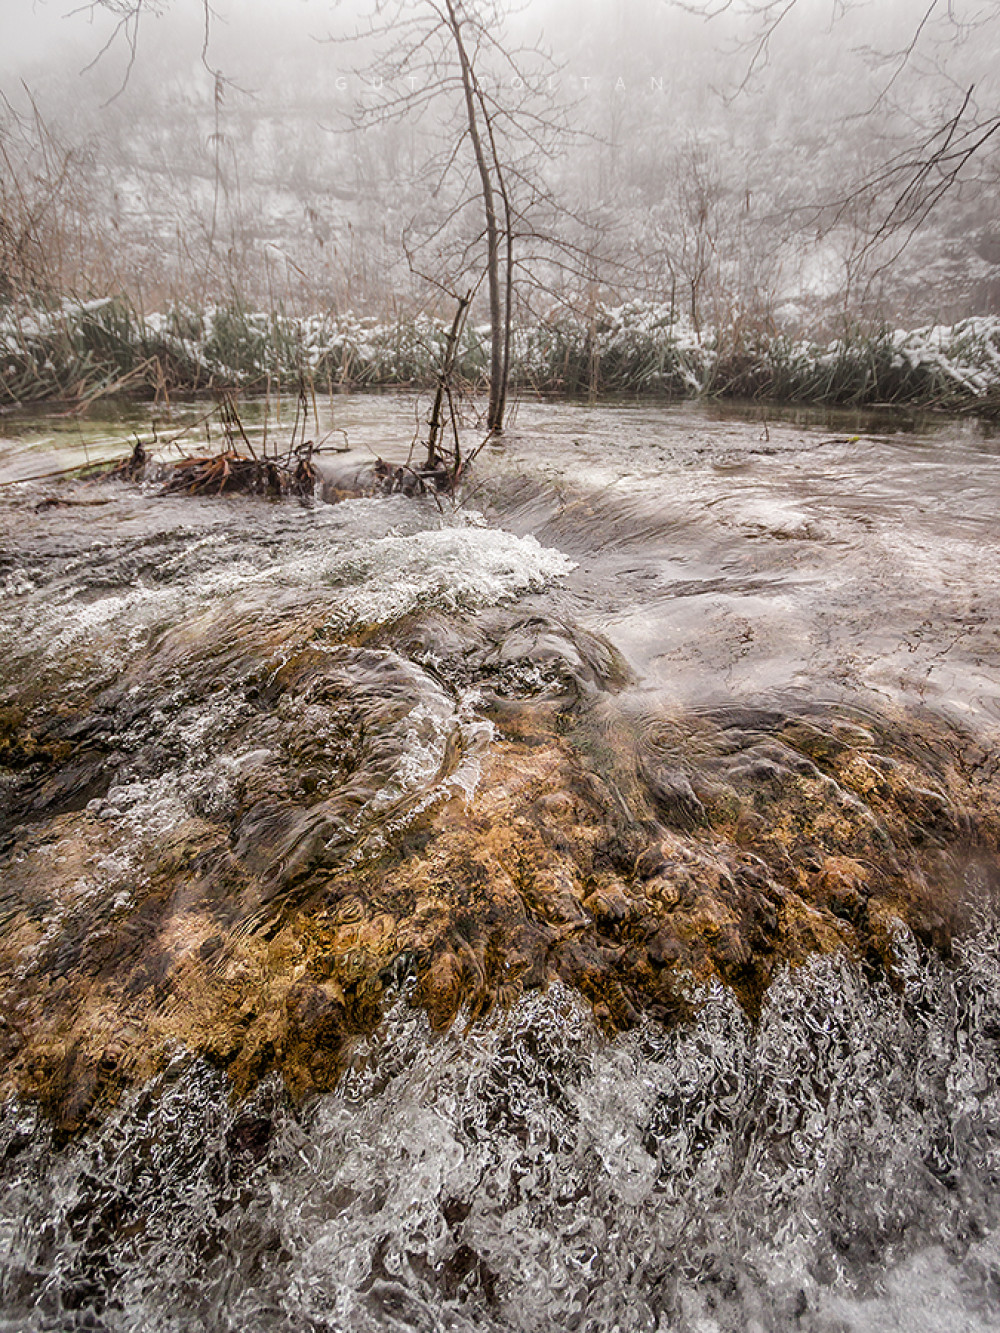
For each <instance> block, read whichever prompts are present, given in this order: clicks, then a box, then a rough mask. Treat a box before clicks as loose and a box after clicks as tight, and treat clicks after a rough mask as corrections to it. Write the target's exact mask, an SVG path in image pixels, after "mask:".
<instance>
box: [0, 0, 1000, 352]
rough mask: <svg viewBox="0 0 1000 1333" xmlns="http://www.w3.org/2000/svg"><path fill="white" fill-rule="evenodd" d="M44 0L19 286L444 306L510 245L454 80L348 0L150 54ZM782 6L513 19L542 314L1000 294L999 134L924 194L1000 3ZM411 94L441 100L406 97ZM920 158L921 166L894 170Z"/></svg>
mask: <svg viewBox="0 0 1000 1333" xmlns="http://www.w3.org/2000/svg"><path fill="white" fill-rule="evenodd" d="M21 8H22V10H23V14H22V20H23V24H24V27H23V28H22V30H21V40H20V42H19V43H18V42H15V43H14V44H12V46H11V47H10V48H9V49H8V51H7V53H6V57H5V67H4V68H3V70H2V73H0V87H2V89H3V93H4V98H5V102H4V108H3V118H2V123H0V133H2V136H3V140H2V141H3V149H4V154H3V161H2V164H0V190H2V194H0V201H2V208H3V243H4V252H3V266H4V272H3V275H2V277H3V281H4V283H5V286H6V289H7V292H8V294H9V295H13V294H17V293H20V292H24V291H26V290H38V291H42V292H45V291H47V292H50V293H52V292H60V293H66V292H72V293H74V294H75V295H78V296H91V295H103V294H108V293H112V292H118V291H123V292H125V293H127V294H129V295H130V296H131V298H132V299H133V300H134V301H135V302H136V303H137V304H138V306H139V308H140V309H145V310H153V309H159V308H161V307H163V306H165V305H167V304H170V303H177V302H187V303H195V304H205V303H206V302H212V301H224V300H231V299H239V300H241V301H245V302H247V303H249V304H250V305H252V306H255V307H266V308H273V307H274V306H275V305H281V306H282V307H284V308H286V309H289V310H294V311H298V312H300V313H305V312H319V311H333V312H342V311H346V310H348V309H350V310H355V311H358V312H362V313H365V312H367V313H370V314H373V315H379V316H387V317H389V316H392V315H393V314H394V313H397V312H400V311H405V312H412V311H415V310H420V309H429V310H434V309H436V308H437V307H438V305H439V304H441V298H440V289H439V288H438V287H437V286H436V285H435V283H436V280H437V279H438V278H439V276H440V275H441V274H442V273H443V272H445V271H447V270H448V268H449V265H452V266H453V265H454V257H455V256H456V255H457V254H458V253H460V252H462V251H463V250H464V251H465V253H466V256H468V254H469V253H470V251H474V250H475V248H476V246H477V245H480V244H481V242H480V239H479V236H478V227H479V224H478V222H477V220H476V218H475V216H472V215H470V212H469V210H468V208H465V207H463V206H462V199H461V196H462V191H463V190H464V189H465V188H466V184H467V182H468V179H469V168H468V167H467V166H463V165H462V163H461V162H459V163H458V166H459V171H458V175H457V176H455V175H454V174H453V175H452V176H451V177H449V178H446V179H444V180H442V179H441V177H440V174H439V173H440V170H441V168H442V167H443V165H444V164H445V163H446V162H448V160H449V154H450V153H451V150H452V148H453V147H454V145H455V143H456V142H457V138H458V133H459V131H458V129H457V128H456V127H457V126H458V125H459V124H460V122H459V120H457V119H456V117H457V116H459V115H460V113H461V107H460V105H456V100H455V96H454V92H453V90H449V89H447V88H445V89H443V90H442V92H441V95H440V96H435V97H430V96H427V97H425V96H423V94H424V93H425V92H427V91H428V86H427V85H426V82H425V77H424V75H423V73H418V74H410V76H409V82H407V81H406V80H405V79H404V78H403V77H399V78H397V79H396V80H395V82H394V81H393V79H392V77H391V71H389V74H388V75H387V73H386V67H385V64H384V62H383V64H382V65H381V66H380V64H379V59H380V53H382V51H383V47H382V46H380V45H379V43H378V42H377V41H376V40H374V39H369V40H367V41H366V40H360V41H351V40H346V39H347V38H348V37H349V35H350V34H351V33H352V32H353V31H354V29H355V27H356V25H357V23H358V22H359V19H358V18H357V16H352V15H351V14H350V13H349V12H348V11H347V9H346V7H345V6H343V5H335V6H329V5H325V4H319V3H313V2H312V0H299V3H287V4H283V5H270V6H263V5H258V4H240V5H236V4H232V5H230V6H228V7H227V6H225V5H221V6H219V7H218V12H217V16H216V18H215V19H214V21H213V22H212V24H211V29H210V32H209V34H208V44H207V47H205V50H204V54H203V49H202V48H203V42H204V37H205V34H204V31H203V27H202V13H201V7H200V6H199V5H196V4H193V3H189V2H188V0H175V3H174V5H173V6H172V8H168V9H166V11H165V12H164V13H163V14H161V15H153V14H149V15H148V16H147V17H146V18H145V19H144V21H143V23H142V24H141V25H140V28H139V30H138V32H137V34H135V37H136V50H135V59H134V63H133V64H132V67H131V68H130V69H129V68H128V63H129V55H130V52H129V46H128V40H127V38H128V37H129V36H130V35H131V34H128V33H124V32H120V33H118V35H117V37H116V36H115V35H114V32H113V27H112V26H111V25H109V22H108V15H107V14H98V15H96V16H94V15H89V16H88V15H87V14H84V13H77V14H76V15H75V16H70V17H63V16H62V15H61V13H60V11H59V10H58V8H57V7H55V6H48V7H45V9H44V10H43V11H41V12H40V13H37V14H33V13H32V11H31V8H30V6H28V5H27V4H24V5H23V6H22V7H21ZM702 8H705V9H707V8H711V7H710V6H703V7H702ZM761 8H763V9H764V10H765V11H766V12H765V14H764V15H761V14H760V13H755V12H752V11H755V10H759V9H761ZM933 8H934V7H933V6H932V10H933ZM773 9H774V7H773V6H760V5H753V4H747V5H744V6H742V7H739V6H736V7H732V8H729V9H728V10H727V12H725V13H722V14H720V15H719V16H717V17H716V18H714V19H707V18H706V17H705V15H704V13H701V14H699V13H692V12H690V10H689V8H688V7H685V6H681V5H677V4H671V3H669V0H629V3H623V4H607V3H602V2H601V0H584V3H583V4H578V3H573V4H570V3H561V2H560V0H553V2H552V3H546V4H532V5H531V6H530V7H529V8H528V9H527V10H526V11H523V12H521V13H520V14H517V15H515V16H513V17H510V18H508V19H507V20H506V21H505V26H504V27H503V28H498V30H497V31H498V33H499V36H500V40H501V43H502V44H503V45H504V47H505V49H507V50H510V51H514V50H517V49H520V48H525V49H524V52H523V54H522V55H521V56H519V57H518V65H517V67H518V68H520V69H523V70H525V71H526V74H527V75H528V80H527V81H528V84H529V87H528V88H527V89H526V90H524V91H522V90H519V89H515V88H513V87H512V86H511V85H512V76H511V69H512V68H514V67H513V66H508V67H506V68H502V69H501V68H499V67H498V68H496V69H495V70H493V71H491V70H490V68H489V67H488V66H487V68H486V70H485V74H484V77H485V78H486V80H487V81H488V79H489V77H490V76H491V73H492V75H493V76H494V78H495V83H494V86H493V91H494V94H495V97H496V99H497V102H498V103H503V102H504V100H505V99H506V101H507V103H508V104H509V107H510V109H511V110H512V111H513V110H515V108H516V110H517V117H518V118H520V121H521V125H520V126H519V127H518V129H519V130H520V128H523V125H524V124H525V123H527V124H529V126H531V127H532V128H531V133H530V135H528V136H527V137H525V138H523V139H522V141H521V142H517V143H515V142H513V139H514V138H516V134H512V137H511V142H510V144H509V148H508V151H509V152H510V154H511V160H512V161H514V162H517V163H524V170H523V171H520V170H519V175H518V186H519V188H520V192H521V193H520V199H521V203H520V204H519V207H520V208H521V209H522V211H521V212H520V214H519V224H520V227H521V234H522V236H523V240H522V241H521V246H522V256H523V257H522V259H521V262H520V265H519V272H518V282H519V288H520V293H519V294H520V300H521V301H522V303H523V305H524V307H526V308H527V309H528V310H530V312H531V313H532V314H533V315H535V316H543V317H549V316H551V315H552V314H553V312H558V311H561V310H564V309H566V308H569V309H572V310H576V311H583V312H586V311H587V310H588V309H591V308H593V303H594V302H595V301H604V302H610V303H612V304H614V303H615V302H620V301H622V300H628V299H633V298H642V299H646V300H650V301H654V302H658V303H661V304H666V305H668V306H669V307H670V308H671V309H673V310H675V311H676V312H677V316H678V318H683V319H685V320H686V321H687V322H688V323H690V324H691V325H692V326H693V327H694V328H695V329H698V328H700V327H701V326H704V325H712V324H715V325H718V324H720V323H725V322H726V321H732V320H733V319H735V318H739V317H746V316H748V315H752V316H753V317H755V318H758V317H765V318H767V319H769V320H775V321H776V322H777V323H778V325H779V326H787V327H792V328H796V329H805V330H809V331H816V330H819V331H822V330H823V329H827V328H835V327H837V326H838V325H839V324H840V323H842V321H843V319H844V317H845V316H847V317H848V318H865V317H875V318H885V319H887V320H889V321H890V322H895V323H903V324H907V325H910V326H912V325H914V324H917V323H931V322H935V321H940V322H951V321H954V320H956V319H959V318H962V317H964V316H966V315H969V314H986V313H994V312H997V311H998V310H1000V225H998V223H997V207H996V205H997V197H998V191H1000V177H998V163H1000V158H998V157H997V154H996V151H995V149H994V147H993V142H992V139H991V138H990V137H989V136H988V135H987V136H986V137H985V139H984V141H983V142H982V143H981V144H978V143H977V145H976V151H975V152H974V153H971V154H970V155H969V156H968V160H967V161H964V160H963V161H961V162H954V163H953V162H952V161H951V159H950V158H949V159H948V160H946V161H945V162H943V163H938V164H936V165H935V167H934V169H933V172H932V173H930V174H929V175H928V176H927V177H926V178H925V179H924V180H923V181H922V183H921V189H922V191H923V193H922V194H921V196H920V199H919V200H918V201H917V203H918V204H919V206H918V207H914V208H913V209H912V210H911V212H910V214H908V215H907V216H905V217H899V216H896V217H894V216H893V207H894V205H896V204H898V201H899V195H900V192H901V191H902V190H903V189H904V188H905V187H906V185H907V182H908V181H909V179H910V176H912V174H913V172H912V170H911V167H912V164H913V163H914V162H919V161H920V155H921V153H923V154H925V155H926V154H928V153H930V152H932V151H933V150H934V149H936V148H937V147H939V146H940V144H941V142H942V140H941V139H940V137H939V138H937V139H935V135H938V136H940V134H941V132H942V127H943V126H947V125H948V123H949V120H950V119H951V118H954V117H955V116H956V114H957V112H958V111H959V110H960V109H961V108H962V107H963V105H964V112H963V116H964V118H963V119H960V120H959V122H958V129H957V131H956V135H957V140H956V141H961V143H962V144H965V143H966V142H970V143H971V142H972V141H971V140H967V139H963V138H962V136H963V135H965V134H966V127H967V126H973V127H978V126H982V125H986V126H987V127H988V125H989V123H990V122H989V117H990V115H991V114H993V112H994V110H995V108H996V94H997V87H998V80H997V76H996V74H995V73H994V67H995V65H996V61H995V59H994V52H995V51H996V49H997V45H998V38H1000V18H998V19H992V18H991V19H989V21H983V22H980V23H978V24H976V25H971V24H966V25H965V26H963V22H962V21H961V20H962V19H963V15H962V14H961V13H958V14H957V15H952V16H949V15H948V14H945V13H944V11H943V10H942V12H941V14H940V15H939V14H935V13H932V14H931V16H930V20H929V21H928V22H927V23H926V24H925V25H924V26H922V27H920V28H918V26H917V23H918V20H919V18H920V15H918V14H916V11H915V9H914V6H913V5H912V4H910V3H906V2H900V3H888V2H887V0H880V2H879V3H878V4H877V5H875V4H866V5H859V6H856V7H848V8H847V10H846V12H845V13H840V7H837V6H835V7H831V6H829V5H827V4H825V3H820V2H819V0H800V3H799V4H798V5H797V6H796V7H795V8H794V9H793V10H792V11H791V12H790V13H789V14H788V15H787V17H786V18H785V19H784V21H783V22H782V23H781V24H780V25H779V26H778V27H777V28H776V29H775V31H774V32H773V33H772V34H771V35H770V40H766V41H765V42H764V44H762V38H763V39H766V38H767V30H766V27H762V24H764V23H765V22H766V20H767V18H768V16H769V15H770V14H771V13H772V12H773ZM959 9H961V6H960V7H959ZM966 9H967V10H968V11H969V13H968V15H967V16H965V17H968V18H971V17H972V15H973V11H974V7H973V6H971V5H970V6H966ZM838 15H839V17H838ZM102 20H103V22H102ZM109 38H110V39H111V44H110V46H109V48H108V49H107V50H106V51H104V53H103V54H100V53H101V51H102V47H103V46H104V44H105V43H106V42H107V41H108V40H109ZM539 42H541V44H542V46H543V47H544V48H545V52H546V53H547V54H545V55H544V56H543V55H542V54H539V53H538V52H537V51H535V50H533V49H532V48H533V47H534V46H535V44H536V43H539ZM383 46H384V44H383ZM414 68H416V67H414ZM532 84H534V86H531V85H532ZM970 88H972V89H973V92H972V94H971V99H968V100H966V99H967V98H968V90H969V89H970ZM407 92H409V93H410V94H414V93H416V94H417V95H418V96H417V99H416V100H417V101H418V103H419V105H418V106H416V107H414V108H412V109H404V110H403V111H402V113H401V114H399V115H396V116H394V117H387V116H385V115H383V114H382V112H381V111H380V108H381V107H383V106H384V105H385V104H386V103H389V102H392V100H393V99H394V98H397V97H398V96H399V95H400V94H403V95H405V94H406V93H407ZM526 118H527V119H526ZM512 121H513V118H512ZM359 122H363V123H359ZM501 128H502V127H501ZM463 151H464V150H463ZM900 162H903V163H904V164H905V166H906V168H907V170H909V171H910V175H909V176H905V178H904V174H900V173H899V172H897V173H895V174H894V172H893V171H892V170H888V171H887V166H888V167H890V168H891V167H892V165H893V164H894V163H895V164H898V163H900ZM953 167H954V173H953V174H954V177H955V178H954V180H952V179H948V176H949V173H951V172H952V170H953ZM925 196H926V199H925ZM925 202H926V204H927V206H926V208H925V207H924V204H925ZM887 218H891V219H892V225H890V226H889V227H888V228H886V229H885V230H884V234H882V235H881V236H880V235H879V231H880V228H883V227H885V223H886V219H887ZM407 251H408V252H409V256H410V258H409V262H408V258H407ZM411 265H412V268H413V269H414V270H416V272H411ZM444 305H447V302H444Z"/></svg>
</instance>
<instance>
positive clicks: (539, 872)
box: [0, 395, 1000, 1333]
mask: <svg viewBox="0 0 1000 1333" xmlns="http://www.w3.org/2000/svg"><path fill="white" fill-rule="evenodd" d="M209 406H210V405H192V406H190V407H181V408H176V409H175V410H174V414H173V417H172V419H171V421H170V422H169V423H164V422H161V423H160V424H159V425H158V430H159V433H160V435H161V438H162V437H164V436H166V435H168V434H169V433H170V431H171V430H176V429H177V428H178V425H179V423H183V421H184V420H185V419H191V420H195V419H197V418H198V417H199V416H200V415H203V414H204V413H205V411H207V410H208V407H209ZM417 410H418V409H417V405H416V404H415V403H414V401H413V400H411V399H408V398H406V397H377V396H360V395H359V396H354V397H342V398H336V399H333V400H330V401H327V402H323V403H322V404H320V405H319V406H318V408H317V411H318V412H319V414H320V421H319V422H317V423H316V424H317V425H318V426H319V428H320V434H321V435H322V434H325V433H326V431H327V430H328V429H329V428H330V427H332V426H335V427H336V428H338V430H340V431H344V432H346V436H347V439H348V441H349V443H350V449H349V450H348V451H346V452H342V453H333V452H331V453H330V454H328V455H327V454H324V455H323V456H322V460H321V475H322V485H321V487H320V490H319V493H318V495H317V497H316V498H315V499H314V500H305V499H302V500H300V499H296V498H291V497H286V498H284V499H282V500H280V501H269V500H266V499H264V498H261V497H252V496H240V495H235V496H232V495H226V496H219V497H196V496H184V495H177V494H171V495H169V496H167V495H162V494H161V493H160V485H159V481H158V480H157V475H158V474H157V475H154V474H153V473H150V475H149V476H148V477H147V479H146V480H145V481H144V482H134V481H122V480H115V479H108V478H98V479H91V480H79V479H74V478H72V477H64V476H54V475H52V474H54V473H55V472H57V471H59V470H61V469H64V468H68V467H71V466H77V465H78V464H80V463H83V462H86V461H92V460H94V459H96V458H100V457H111V456H120V455H121V454H122V452H123V450H124V448H126V447H127V445H128V441H129V439H130V432H131V431H132V430H133V429H134V430H141V431H143V432H147V431H148V427H149V409H147V408H135V407H133V408H122V409H121V410H120V416H119V417H118V418H117V419H115V418H109V419H103V420H99V419H97V418H96V416H95V417H92V418H90V419H87V420H85V421H80V420H78V419H74V418H47V417H41V416H39V417H31V416H28V415H24V416H17V417H14V416H11V417H8V418H7V419H5V420H3V421H2V422H0V434H2V435H3V437H4V438H2V439H0V483H3V484H2V485H0V587H2V588H3V594H4V595H3V601H2V603H0V962H2V966H3V973H4V978H5V980H4V987H5V997H6V998H5V1001H4V1007H3V1010H2V1011H0V1054H2V1057H3V1061H4V1063H5V1065H6V1068H7V1073H6V1075H5V1076H4V1077H5V1082H4V1084H3V1089H2V1091H3V1095H4V1096H5V1098H6V1100H5V1102H4V1109H3V1113H2V1118H0V1329H3V1330H11V1333H13V1331H14V1330H43V1329H45V1330H60V1331H62V1330H67V1331H68V1330H75V1329H83V1328H89V1329H98V1330H107V1331H108V1333H112V1331H114V1333H119V1330H135V1331H136V1333H138V1331H139V1330H142V1331H143V1333H152V1331H154V1330H155V1331H156V1333H161V1331H162V1333H167V1330H177V1331H178V1333H179V1331H180V1330H187V1329H206V1330H219V1331H220V1333H221V1331H222V1330H233V1331H234V1333H235V1331H236V1330H240V1331H241V1333H243V1331H244V1330H261V1333H264V1331H265V1330H267V1331H268V1333H270V1331H271V1330H275V1333H277V1331H278V1330H287V1333H292V1331H293V1330H294V1331H296V1333H297V1331H298V1330H316V1331H317V1333H319V1331H320V1330H324V1331H326V1330H329V1331H330V1333H334V1330H336V1331H337V1333H340V1331H344V1333H347V1331H348V1330H350V1331H352V1333H353V1331H354V1330H357V1331H358V1333H362V1331H363V1333H369V1331H371V1333H374V1331H375V1330H403V1329H415V1330H421V1331H422V1330H454V1331H455V1333H458V1331H460V1330H472V1329H476V1330H480V1329H483V1330H495V1331H496V1333H507V1331H513V1330H579V1331H580V1333H584V1331H587V1330H589V1331H591V1333H607V1331H610V1330H613V1329H618V1330H621V1331H622V1333H626V1331H628V1333H631V1331H632V1330H649V1331H650V1333H654V1331H655V1333H666V1331H667V1330H671V1331H675V1330H676V1333H737V1330H741V1331H742V1330H746V1331H747V1333H749V1331H750V1330H754V1331H755V1333H765V1331H766V1333H779V1331H780V1330H786V1329H789V1330H791V1329H795V1330H803V1331H809V1333H849V1331H853V1330H858V1331H862V1330H865V1331H868V1330H871V1331H872V1333H875V1331H876V1330H877V1331H879V1333H881V1330H907V1331H908V1333H920V1331H922V1330H927V1333H931V1331H932V1330H934V1331H935V1333H980V1330H988V1329H994V1328H997V1327H1000V1230H998V1228H1000V1081H998V1076H997V1068H998V1063H997V1062H998V1059H1000V940H998V932H997V905H996V894H997V889H998V887H1000V858H998V855H997V843H998V821H997V803H996V802H997V794H998V781H997V773H998V768H1000V530H998V528H997V523H996V513H997V502H998V497H1000V445H998V444H997V442H996V440H995V439H994V438H993V437H992V436H991V435H990V433H989V432H988V431H986V430H985V429H984V428H982V427H981V426H980V425H978V424H977V423H975V422H957V421H927V422H918V423H913V422H909V423H903V422H898V421H896V422H894V421H893V420H892V419H891V418H889V417H884V418H881V417H877V416H872V415H869V416H867V417H864V418H862V417H851V416H848V415H842V416H832V417H829V418H826V419H823V418H820V417H816V416H809V415H808V414H800V415H799V416H798V417H796V416H795V415H793V414H789V415H787V416H786V417H785V418H784V419H781V420H770V421H768V422H767V423H765V422H764V421H763V420H762V419H761V417H760V414H759V412H756V411H750V410H748V411H746V412H742V413H741V412H739V411H736V410H734V409H727V411H725V412H722V411H721V410H720V411H713V410H711V409H707V408H704V407H700V406H694V405H690V404H685V405H682V406H666V405H644V406H636V405H603V404H602V405H587V404H535V403H526V404H522V405H520V407H519V409H518V412H517V414H516V417H515V420H514V423H513V425H512V427H511V429H510V430H509V432H508V433H507V434H506V435H505V436H504V437H503V440H502V442H498V443H495V444H489V445H487V446H486V447H485V448H484V449H483V451H482V452H481V454H480V455H479V457H478V458H477V460H476V464H475V467H474V471H473V474H472V475H471V477H470V479H469V480H468V481H467V482H466V483H465V486H464V489H462V490H461V491H460V493H459V496H458V497H457V499H456V500H452V499H450V498H445V497H438V498H434V497H429V496H422V497H408V496H404V495H398V494H397V495H375V494H371V493H367V494H365V493H361V494H359V493H357V489H356V488H360V489H361V490H362V491H363V490H364V488H365V487H366V486H370V481H371V463H372V461H373V459H374V458H375V457H376V456H378V455H381V456H383V457H385V458H388V459H390V460H392V461H398V460H401V459H402V458H403V457H404V456H405V454H406V447H407V445H408V443H409V440H410V438H411V436H412V435H413V432H414V422H415V419H416V416H417ZM185 414H187V415H186V416H185ZM286 415H287V414H286ZM245 419H246V423H247V428H248V431H249V432H250V433H251V438H252V439H255V440H256V441H258V443H259V441H260V439H261V420H260V406H259V405H257V406H255V407H254V406H252V407H250V408H248V409H247V412H246V418H245ZM287 426H288V423H287V422H286V429H287ZM272 429H273V427H272ZM342 438H343V437H342V436H340V435H338V436H336V437H331V448H332V446H333V445H335V444H336V443H337V442H338V441H339V440H341V439H342ZM162 457H163V458H164V459H168V458H169V457H170V453H169V450H163V451H162ZM345 496H346V498H344V497H345ZM501 868H502V875H501ZM499 878H503V884H502V885H499V884H498V880H499ZM706 886H707V887H706ZM484 922H488V923H489V929H488V930H487V926H486V925H484Z"/></svg>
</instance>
